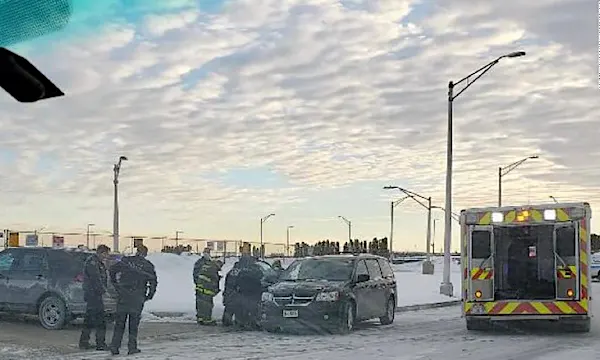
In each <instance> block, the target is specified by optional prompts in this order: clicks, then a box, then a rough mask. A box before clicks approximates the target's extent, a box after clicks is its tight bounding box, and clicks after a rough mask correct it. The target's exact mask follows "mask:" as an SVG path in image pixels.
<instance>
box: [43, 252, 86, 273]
mask: <svg viewBox="0 0 600 360" xmlns="http://www.w3.org/2000/svg"><path fill="white" fill-rule="evenodd" d="M48 254H49V255H50V266H51V267H52V269H54V270H55V271H57V272H65V273H66V274H67V275H73V276H74V275H77V274H79V273H81V272H83V264H84V263H85V260H86V259H87V258H88V257H89V256H90V255H91V254H89V253H84V252H74V251H72V252H70V251H64V250H51V251H49V252H48Z"/></svg>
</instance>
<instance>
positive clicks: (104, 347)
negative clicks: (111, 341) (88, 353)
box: [96, 344, 108, 351]
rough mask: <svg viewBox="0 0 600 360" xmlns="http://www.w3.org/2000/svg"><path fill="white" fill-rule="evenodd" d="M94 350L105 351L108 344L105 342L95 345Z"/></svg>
mask: <svg viewBox="0 0 600 360" xmlns="http://www.w3.org/2000/svg"><path fill="white" fill-rule="evenodd" d="M96 350H98V351H106V350H108V345H106V344H99V345H96Z"/></svg>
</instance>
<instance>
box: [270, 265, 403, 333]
mask: <svg viewBox="0 0 600 360" xmlns="http://www.w3.org/2000/svg"><path fill="white" fill-rule="evenodd" d="M396 292H397V290H396V280H395V278H394V272H393V271H392V267H391V266H390V263H389V262H388V260H387V259H385V258H383V257H380V256H375V255H370V254H361V255H327V256H316V257H309V258H304V259H300V260H296V261H294V262H293V263H292V264H291V265H290V266H289V267H288V268H287V269H286V270H285V271H283V273H282V274H281V276H280V277H279V282H277V283H276V284H274V285H272V286H270V287H269V289H268V291H267V292H264V293H263V294H262V301H261V303H262V304H261V319H260V322H261V326H262V327H263V328H264V329H265V330H267V331H286V330H301V329H312V330H317V331H319V332H328V333H331V332H338V333H348V332H350V331H352V330H353V328H354V325H355V323H356V322H358V321H363V320H370V319H374V318H379V320H380V322H381V324H383V325H389V324H391V323H392V322H393V321H394V314H395V310H396V300H397V293H396Z"/></svg>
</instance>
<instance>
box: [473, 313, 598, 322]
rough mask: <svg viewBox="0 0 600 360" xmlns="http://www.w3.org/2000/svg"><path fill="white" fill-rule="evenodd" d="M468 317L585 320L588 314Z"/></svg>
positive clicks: (482, 318) (505, 319)
mask: <svg viewBox="0 0 600 360" xmlns="http://www.w3.org/2000/svg"><path fill="white" fill-rule="evenodd" d="M467 317H468V318H472V319H481V320H491V321H523V320H554V321H559V320H585V319H589V318H590V316H589V315H581V314H577V315H495V316H489V315H467Z"/></svg>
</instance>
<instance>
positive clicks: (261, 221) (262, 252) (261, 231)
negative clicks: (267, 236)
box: [260, 214, 275, 259]
mask: <svg viewBox="0 0 600 360" xmlns="http://www.w3.org/2000/svg"><path fill="white" fill-rule="evenodd" d="M271 216H275V214H269V215H267V216H265V217H262V218H260V258H261V259H264V258H265V254H264V253H265V252H264V251H263V224H264V223H265V221H267V220H269V218H270V217H271Z"/></svg>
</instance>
